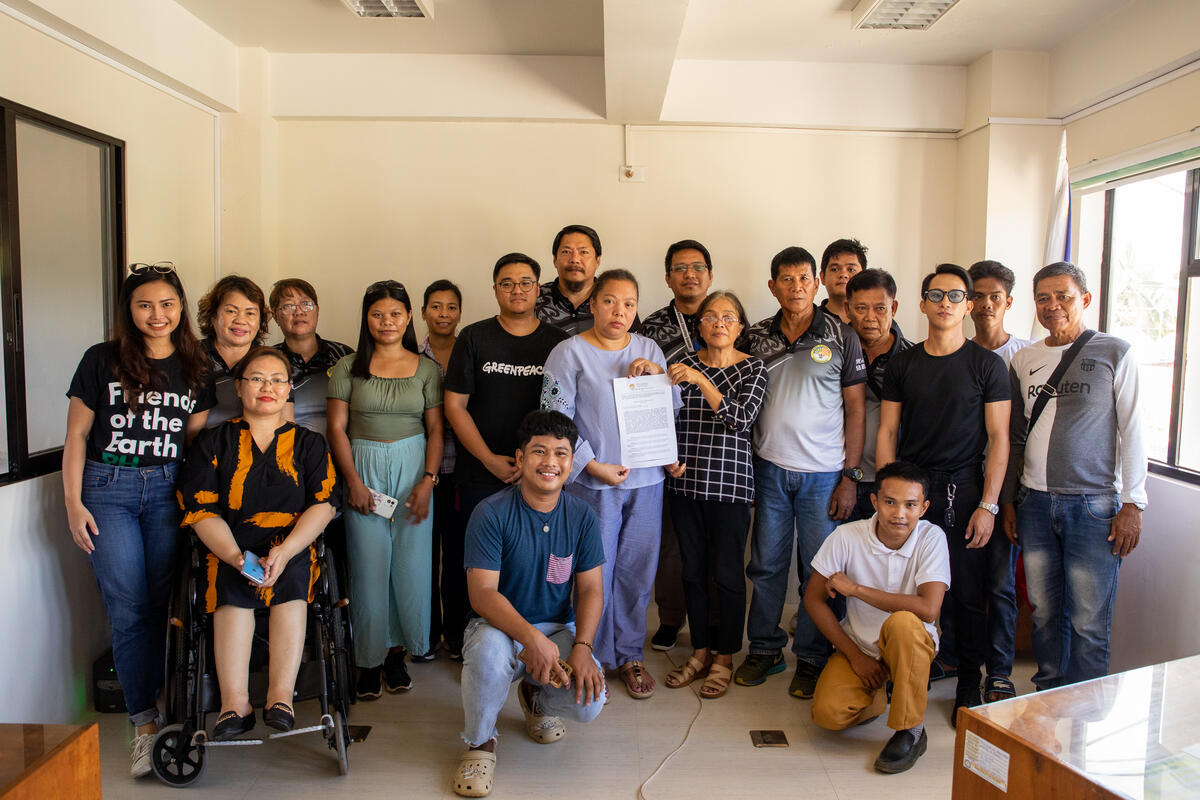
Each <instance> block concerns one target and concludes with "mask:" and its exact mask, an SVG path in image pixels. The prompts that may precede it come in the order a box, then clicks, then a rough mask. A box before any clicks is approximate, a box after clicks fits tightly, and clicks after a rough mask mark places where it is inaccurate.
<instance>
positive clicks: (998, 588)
mask: <svg viewBox="0 0 1200 800" xmlns="http://www.w3.org/2000/svg"><path fill="white" fill-rule="evenodd" d="M1000 528H1001V526H1000V520H999V519H997V520H996V527H995V528H994V529H993V530H992V538H991V539H988V543H987V546H985V547H984V548H983V549H984V551H985V552H986V553H987V574H988V584H987V588H988V607H987V625H988V638H989V642H988V651H987V659H986V661H985V662H984V666H985V667H986V669H987V674H988V675H999V676H1003V677H1008V676H1010V675H1012V667H1013V658H1014V657H1015V656H1016V634H1017V585H1016V584H1017V573H1016V569H1017V553H1019V552H1020V548H1019V547H1016V546H1015V545H1013V543H1012V542H1010V541H1008V537H1007V536H1005V535H1004V531H1003V530H1001V529H1000Z"/></svg>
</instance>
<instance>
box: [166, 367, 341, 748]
mask: <svg viewBox="0 0 1200 800" xmlns="http://www.w3.org/2000/svg"><path fill="white" fill-rule="evenodd" d="M290 369H291V366H290V364H289V363H288V360H287V358H286V357H284V355H283V353H280V352H279V351H278V350H276V349H275V348H273V347H255V348H253V349H251V350H250V352H249V353H247V354H246V356H245V358H243V359H242V360H241V361H239V362H238V363H237V364H236V365H235V366H234V368H233V380H234V383H235V385H236V386H237V393H238V399H239V400H241V403H242V415H241V417H239V418H238V419H234V420H229V421H227V422H224V423H222V424H221V425H219V426H217V427H216V428H209V429H208V430H206V431H204V432H203V433H201V434H200V435H199V436H197V437H196V441H195V442H193V443H192V448H191V450H190V451H189V452H188V458H187V462H186V463H185V464H184V467H183V475H182V477H181V478H180V481H179V502H180V505H181V506H182V507H183V510H184V511H185V512H186V514H185V515H184V518H183V524H184V525H185V526H188V525H190V526H191V528H192V530H194V531H195V532H196V535H197V536H198V537H200V541H202V542H203V543H204V546H205V547H207V548H208V551H209V552H208V554H207V556H206V558H205V562H204V563H205V566H206V569H205V577H206V581H207V588H206V590H205V592H204V602H205V608H204V610H205V612H207V613H210V614H212V615H213V658H214V660H215V662H216V666H217V682H218V684H219V685H220V688H221V713H220V715H219V716H218V717H217V724H216V726H215V727H214V728H213V739H214V740H216V741H224V740H227V739H232V738H233V737H235V736H237V735H239V734H242V733H246V732H248V731H249V730H250V729H252V728H253V727H254V710H253V709H252V708H251V707H250V690H249V676H248V674H247V671H248V669H249V665H250V646H251V642H252V640H253V638H254V610H255V609H257V608H268V609H270V629H269V630H270V633H269V644H270V651H269V652H270V663H269V667H268V675H269V683H268V684H267V698H266V703H265V704H264V706H263V722H264V723H266V724H267V725H268V726H270V727H272V728H275V729H276V730H278V731H283V732H287V731H290V730H291V729H292V725H293V723H294V722H295V712H294V711H293V710H292V696H293V694H294V690H295V686H296V673H297V671H298V670H299V669H300V655H301V651H302V649H303V647H304V631H305V627H306V624H305V623H306V621H307V610H308V603H310V602H312V599H313V586H314V584H315V582H316V579H317V576H318V575H319V574H320V565H319V561H318V558H317V552H316V548H315V547H313V542H314V541H315V540H316V538H317V536H318V535H319V534H320V533H321V531H322V530H324V528H325V525H326V524H327V523H328V522H329V521H330V520H331V519H333V514H334V511H335V510H336V508H337V506H338V505H339V503H340V502H341V501H340V497H339V496H338V488H339V487H338V483H337V474H336V473H335V472H334V469H333V459H331V458H330V456H329V448H328V447H327V446H326V445H325V440H324V439H323V438H322V437H321V436H320V435H319V434H316V433H313V432H312V431H310V430H308V429H307V428H302V427H299V426H297V425H296V424H295V423H294V422H289V421H288V420H286V419H285V418H284V416H283V409H284V405H285V404H286V403H287V396H288V392H289V391H291V380H290V379H289V377H288V374H289V371H290ZM246 553H251V554H253V555H254V556H256V557H257V558H258V559H259V561H260V563H261V565H262V568H263V573H264V574H263V576H262V582H261V583H259V584H258V585H253V584H252V583H251V582H250V581H249V580H248V579H247V578H246V577H245V576H244V575H243V574H242V568H243V567H244V566H245V556H244V554H246Z"/></svg>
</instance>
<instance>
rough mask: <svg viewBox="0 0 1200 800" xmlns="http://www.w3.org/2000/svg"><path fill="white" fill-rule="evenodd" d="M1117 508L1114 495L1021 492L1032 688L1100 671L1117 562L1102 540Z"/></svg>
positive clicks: (1019, 518)
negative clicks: (1030, 616) (1033, 669)
mask: <svg viewBox="0 0 1200 800" xmlns="http://www.w3.org/2000/svg"><path fill="white" fill-rule="evenodd" d="M1120 508H1121V500H1120V497H1119V496H1118V495H1117V494H1115V493H1111V494H1087V495H1077V494H1076V495H1072V494H1051V493H1049V492H1038V491H1033V490H1031V489H1027V488H1025V487H1022V488H1021V494H1020V495H1019V496H1018V499H1017V531H1018V532H1019V534H1020V538H1021V550H1022V552H1023V553H1024V558H1025V582H1026V588H1027V591H1028V592H1029V602H1030V604H1031V605H1032V606H1033V653H1034V656H1036V657H1037V662H1038V669H1037V673H1036V674H1035V675H1034V676H1033V682H1034V683H1035V684H1036V685H1037V687H1038V688H1039V689H1052V688H1054V687H1056V686H1063V685H1065V684H1069V683H1077V682H1079V681H1086V680H1091V679H1092V678H1099V677H1101V676H1104V675H1107V674H1108V654H1109V633H1110V631H1111V629H1112V611H1113V603H1114V602H1115V601H1116V599H1117V572H1118V570H1120V568H1121V557H1120V556H1114V555H1113V552H1112V550H1113V546H1112V542H1110V541H1108V536H1109V533H1110V530H1111V528H1112V521H1113V517H1115V516H1116V515H1117V511H1119V510H1120Z"/></svg>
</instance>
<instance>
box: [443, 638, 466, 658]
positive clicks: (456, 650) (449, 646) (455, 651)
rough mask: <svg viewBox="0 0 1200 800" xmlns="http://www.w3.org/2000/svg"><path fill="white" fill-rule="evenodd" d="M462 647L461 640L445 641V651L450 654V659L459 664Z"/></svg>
mask: <svg viewBox="0 0 1200 800" xmlns="http://www.w3.org/2000/svg"><path fill="white" fill-rule="evenodd" d="M462 647H463V645H462V641H461V640H459V641H456V642H451V641H447V642H446V652H447V653H449V654H450V660H451V661H456V662H458V663H459V664H461V663H462Z"/></svg>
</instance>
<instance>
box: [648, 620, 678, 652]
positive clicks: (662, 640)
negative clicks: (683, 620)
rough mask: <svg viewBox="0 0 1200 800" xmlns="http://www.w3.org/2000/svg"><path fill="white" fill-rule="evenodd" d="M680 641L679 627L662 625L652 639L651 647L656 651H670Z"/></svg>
mask: <svg viewBox="0 0 1200 800" xmlns="http://www.w3.org/2000/svg"><path fill="white" fill-rule="evenodd" d="M678 641H679V626H678V625H667V624H665V623H664V624H662V625H659V626H658V630H656V631H655V632H654V635H653V636H651V637H650V646H651V647H653V648H654V649H655V650H663V651H666V650H670V649H671V648H673V647H674V646H675V643H676V642H678Z"/></svg>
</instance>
